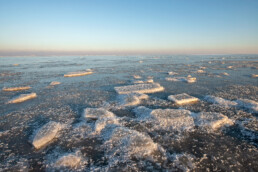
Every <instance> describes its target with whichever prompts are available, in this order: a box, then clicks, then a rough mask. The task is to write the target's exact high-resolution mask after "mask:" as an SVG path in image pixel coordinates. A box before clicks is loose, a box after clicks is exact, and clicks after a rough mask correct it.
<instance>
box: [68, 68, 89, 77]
mask: <svg viewBox="0 0 258 172" xmlns="http://www.w3.org/2000/svg"><path fill="white" fill-rule="evenodd" d="M92 73H93V71H92V70H90V69H88V70H86V71H77V72H70V73H67V74H65V75H64V77H76V76H84V75H90V74H92Z"/></svg>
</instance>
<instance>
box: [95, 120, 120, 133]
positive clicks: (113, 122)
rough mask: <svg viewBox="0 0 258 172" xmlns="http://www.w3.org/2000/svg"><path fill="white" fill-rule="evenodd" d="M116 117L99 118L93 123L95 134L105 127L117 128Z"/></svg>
mask: <svg viewBox="0 0 258 172" xmlns="http://www.w3.org/2000/svg"><path fill="white" fill-rule="evenodd" d="M119 125H120V122H119V119H118V118H117V117H101V118H99V119H98V120H97V121H96V122H95V132H97V133H100V132H101V131H102V130H103V129H104V128H106V127H107V126H119Z"/></svg>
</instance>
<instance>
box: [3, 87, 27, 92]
mask: <svg viewBox="0 0 258 172" xmlns="http://www.w3.org/2000/svg"><path fill="white" fill-rule="evenodd" d="M30 88H31V87H30V86H25V87H9V88H6V87H4V88H3V91H21V90H28V89H30Z"/></svg>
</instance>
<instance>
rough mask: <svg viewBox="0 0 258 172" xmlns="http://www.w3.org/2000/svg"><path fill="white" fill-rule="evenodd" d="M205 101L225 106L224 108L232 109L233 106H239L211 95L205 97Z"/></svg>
mask: <svg viewBox="0 0 258 172" xmlns="http://www.w3.org/2000/svg"><path fill="white" fill-rule="evenodd" d="M204 100H205V101H207V102H209V103H214V104H217V105H220V106H224V107H232V106H236V105H237V103H236V102H235V101H230V100H225V99H223V98H220V97H215V96H210V95H208V96H205V97H204Z"/></svg>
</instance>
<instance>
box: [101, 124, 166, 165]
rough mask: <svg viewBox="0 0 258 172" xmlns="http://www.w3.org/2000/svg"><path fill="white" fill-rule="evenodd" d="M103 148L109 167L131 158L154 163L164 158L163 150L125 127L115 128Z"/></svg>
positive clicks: (142, 135) (143, 136)
mask: <svg viewBox="0 0 258 172" xmlns="http://www.w3.org/2000/svg"><path fill="white" fill-rule="evenodd" d="M104 148H105V152H106V153H105V156H106V157H107V158H108V162H109V166H110V167H112V166H115V165H118V163H119V162H124V163H125V162H127V161H130V159H132V158H136V159H148V160H151V161H155V160H156V159H157V158H159V156H160V157H162V156H164V150H163V149H162V148H161V147H160V146H159V145H158V144H157V143H154V142H153V140H152V139H151V138H150V137H149V136H148V135H147V134H144V133H140V132H138V131H135V130H130V129H128V128H125V127H117V128H115V129H114V130H113V131H112V133H111V135H110V137H109V139H108V140H107V141H106V142H105V143H104ZM163 158H165V159H166V157H163Z"/></svg>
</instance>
